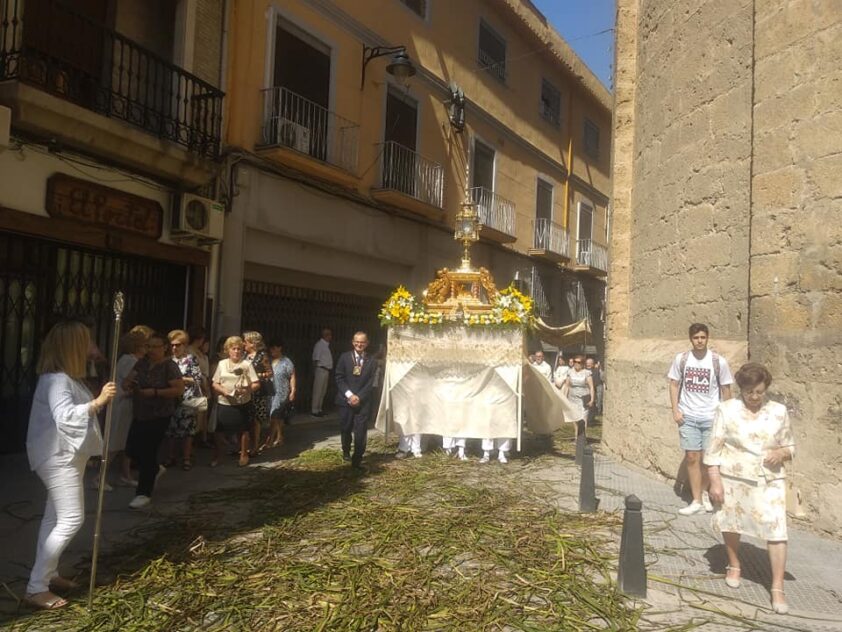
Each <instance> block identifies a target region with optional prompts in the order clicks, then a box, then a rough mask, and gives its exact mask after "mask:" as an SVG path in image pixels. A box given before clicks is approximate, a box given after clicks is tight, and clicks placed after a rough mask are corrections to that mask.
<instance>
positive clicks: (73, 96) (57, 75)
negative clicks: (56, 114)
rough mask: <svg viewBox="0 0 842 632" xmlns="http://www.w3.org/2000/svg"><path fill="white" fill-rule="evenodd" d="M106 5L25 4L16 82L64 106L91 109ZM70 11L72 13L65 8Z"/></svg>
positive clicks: (37, 0) (97, 1) (36, 0)
mask: <svg viewBox="0 0 842 632" xmlns="http://www.w3.org/2000/svg"><path fill="white" fill-rule="evenodd" d="M108 3H109V0H76V1H75V2H73V3H72V5H65V4H60V3H58V2H55V1H54V0H26V6H25V12H24V16H23V47H24V49H25V51H27V53H28V54H27V55H26V58H27V59H28V60H31V61H28V62H27V64H26V65H25V67H24V68H23V69H22V72H21V77H22V79H24V80H26V81H30V82H33V83H35V84H37V85H39V86H42V87H43V88H45V89H46V90H48V91H49V92H52V93H54V94H57V95H58V96H61V97H62V98H65V99H67V100H68V101H73V102H74V103H78V104H79V105H82V106H83V107H86V108H93V107H94V105H95V101H96V98H97V89H98V88H100V86H101V78H102V73H103V61H104V59H103V53H104V48H103V47H104V42H103V37H102V28H101V27H102V26H103V25H105V23H106V19H107V17H108ZM70 6H72V9H70V8H68V7H70Z"/></svg>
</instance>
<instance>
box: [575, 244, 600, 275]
mask: <svg viewBox="0 0 842 632" xmlns="http://www.w3.org/2000/svg"><path fill="white" fill-rule="evenodd" d="M575 269H576V270H577V271H581V272H587V273H589V274H592V275H594V276H606V275H607V274H608V249H607V248H606V247H605V246H603V245H602V244H598V243H596V242H595V241H593V240H592V239H580V240H578V241H577V242H576V266H575Z"/></svg>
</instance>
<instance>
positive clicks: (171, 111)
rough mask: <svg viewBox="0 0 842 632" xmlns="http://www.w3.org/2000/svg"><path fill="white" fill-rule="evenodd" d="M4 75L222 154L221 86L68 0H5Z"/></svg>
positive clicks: (1, 24)
mask: <svg viewBox="0 0 842 632" xmlns="http://www.w3.org/2000/svg"><path fill="white" fill-rule="evenodd" d="M7 79H16V80H18V81H21V82H22V83H27V84H31V85H34V86H37V87H38V88H40V89H42V90H45V91H46V92H49V93H51V94H54V95H56V96H58V97H61V98H63V99H66V100H67V101H70V102H72V103H75V104H77V105H80V106H82V107H84V108H86V109H88V110H91V111H93V112H97V113H98V114H102V115H104V116H107V117H109V118H114V119H119V120H122V121H125V122H126V123H129V124H131V125H134V126H136V127H139V128H141V129H143V130H145V131H147V132H149V133H150V134H154V135H155V136H157V137H159V138H163V139H166V140H169V141H172V142H175V143H178V144H179V145H182V146H184V147H186V148H187V149H189V150H190V151H194V152H196V153H199V154H202V155H206V156H210V157H215V156H217V155H218V154H219V146H220V136H221V128H222V99H223V97H224V94H223V92H222V91H221V90H218V89H217V88H214V87H213V86H212V85H210V84H209V83H207V82H205V81H202V80H201V79H199V78H198V77H196V76H194V75H192V74H190V73H189V72H187V71H185V70H183V69H181V68H179V67H178V66H176V65H174V64H172V63H170V62H169V61H167V60H165V59H163V58H162V57H160V56H158V55H156V54H155V53H153V52H152V51H149V50H147V49H145V48H143V47H142V46H140V45H139V44H137V43H136V42H134V41H132V40H130V39H128V38H127V37H124V36H122V35H120V34H119V33H117V32H116V31H113V30H111V29H109V28H107V27H105V26H103V25H101V24H97V23H96V22H94V21H92V20H90V19H88V18H86V17H85V16H83V15H81V14H79V13H78V12H76V11H75V10H74V9H73V8H72V6H71V5H70V4H69V3H65V2H61V1H59V0H2V1H0V81H3V80H7Z"/></svg>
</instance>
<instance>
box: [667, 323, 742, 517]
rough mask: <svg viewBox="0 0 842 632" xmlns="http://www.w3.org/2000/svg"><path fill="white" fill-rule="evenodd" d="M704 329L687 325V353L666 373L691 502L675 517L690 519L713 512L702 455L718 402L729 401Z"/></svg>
mask: <svg viewBox="0 0 842 632" xmlns="http://www.w3.org/2000/svg"><path fill="white" fill-rule="evenodd" d="M708 336H709V334H708V328H707V326H706V325H703V324H702V323H693V324H692V325H690V342H691V343H692V345H693V348H692V349H691V350H690V351H685V352H683V353H679V354H678V355H676V356H675V359H674V360H673V362H672V366H671V367H670V370H669V374H668V377H669V381H670V382H669V392H670V403H671V404H672V418H673V420H674V421H675V423H676V424H678V434H679V437H680V438H681V448H682V449H683V450H684V462H685V463H686V465H687V477H688V478H689V480H690V491H691V492H692V493H693V502H691V503H690V504H689V505H687V506H686V507H684V508H682V509H679V510H678V513H680V514H681V515H683V516H690V515H693V514H695V513H699V512H700V511H708V512H711V511H713V506H712V505H711V504H710V500H709V499H708V495H707V488H708V484H709V482H708V480H707V473H706V472H705V471H704V468H703V467H702V455H703V454H704V451H705V449H706V448H707V447H708V443H709V442H710V433H711V429H712V427H713V417H714V414H715V413H716V407H717V406H718V405H719V402H720V400H725V399H730V398H731V384H733V383H734V378H733V377H732V376H731V369H730V368H729V367H728V362H727V361H726V360H725V358H723V357H722V356H720V355H718V354H716V353H715V352H713V351H711V350H709V349H708Z"/></svg>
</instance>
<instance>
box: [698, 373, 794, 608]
mask: <svg viewBox="0 0 842 632" xmlns="http://www.w3.org/2000/svg"><path fill="white" fill-rule="evenodd" d="M734 379H735V380H736V382H737V384H738V385H739V387H740V397H739V398H735V399H730V400H727V401H724V402H722V403H721V404H720V405H719V408H718V409H717V411H716V416H715V417H714V421H713V430H712V436H711V442H710V447H709V448H708V449H707V450H706V451H705V457H704V460H705V465H707V466H708V474H709V476H710V491H709V494H710V499H711V501H712V502H713V503H714V504H715V505H718V507H717V510H716V513H715V514H714V516H713V526H714V528H715V529H718V530H719V531H721V532H722V537H723V539H724V540H725V548H726V550H727V553H728V567H727V572H726V575H725V582H726V583H727V584H728V586H730V587H732V588H738V587H739V585H740V558H739V549H740V537H741V536H742V535H744V534H745V535H750V536H754V537H756V538H760V539H762V540H766V542H767V549H768V551H769V562H770V564H771V567H772V585H771V593H772V609H773V610H774V611H775V612H776V613H778V614H785V613H786V612H788V611H789V606H788V605H787V603H786V597H785V595H784V573H785V571H786V542H787V530H786V481H785V478H786V468H785V466H784V464H785V463H786V462H787V461H790V460H792V457H793V455H794V454H795V441H794V439H793V435H792V428H791V426H790V422H789V415H788V414H787V410H786V407H785V406H784V405H783V404H779V403H777V402H772V401H767V400H766V389H767V388H768V387H769V384H771V382H772V375H771V373H769V371H768V370H767V369H766V367H764V366H763V365H762V364H758V363H756V362H749V363H748V364H744V365H743V366H742V367H741V368H740V370H739V371H737V374H736V375H735V376H734Z"/></svg>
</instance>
